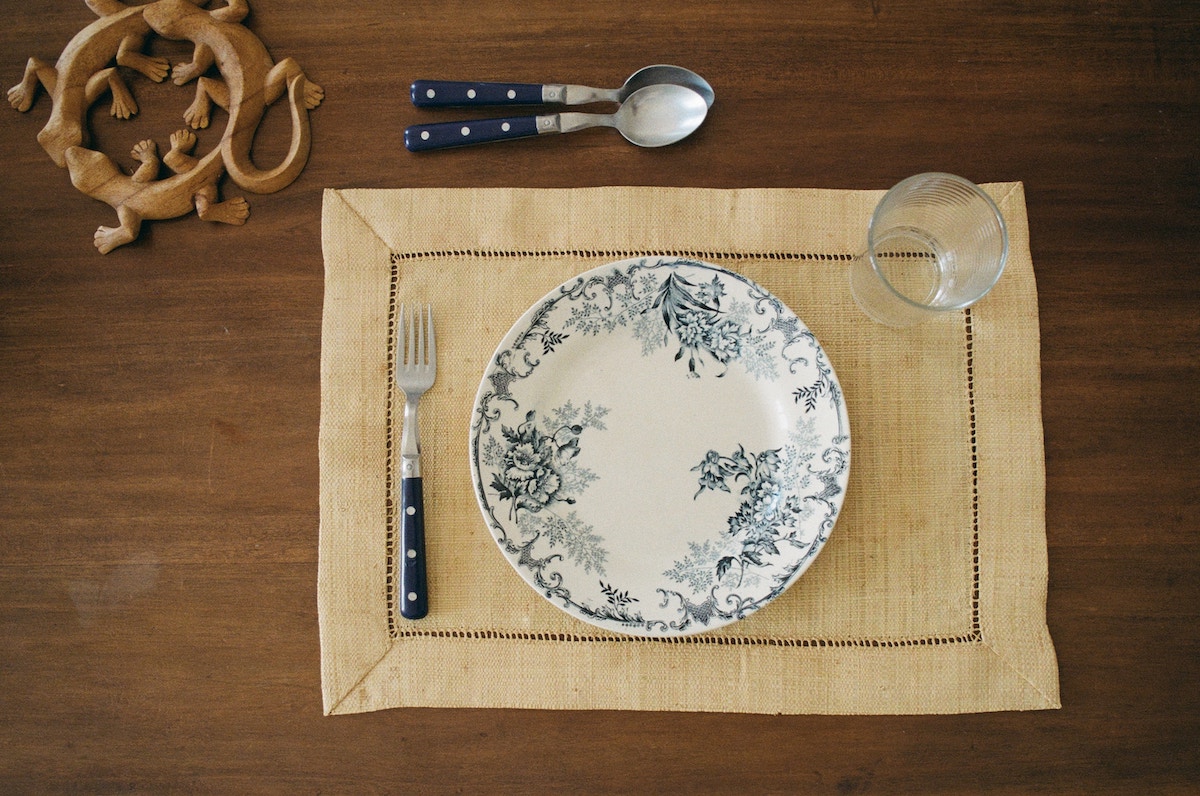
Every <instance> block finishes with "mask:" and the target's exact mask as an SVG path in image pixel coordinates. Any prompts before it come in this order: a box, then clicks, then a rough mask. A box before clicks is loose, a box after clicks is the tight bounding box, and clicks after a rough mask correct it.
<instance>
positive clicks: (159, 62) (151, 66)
mask: <svg viewBox="0 0 1200 796" xmlns="http://www.w3.org/2000/svg"><path fill="white" fill-rule="evenodd" d="M117 63H118V64H120V65H121V66H127V67H129V68H130V69H133V70H135V71H137V72H141V73H142V74H143V75H145V76H146V77H148V78H150V79H151V80H153V81H154V82H155V83H161V82H163V81H164V80H166V78H167V75H168V74H170V73H171V62H170V61H168V60H167V59H166V58H159V57H158V56H153V55H144V54H143V53H139V52H126V53H122V54H121V55H119V56H118V57H117Z"/></svg>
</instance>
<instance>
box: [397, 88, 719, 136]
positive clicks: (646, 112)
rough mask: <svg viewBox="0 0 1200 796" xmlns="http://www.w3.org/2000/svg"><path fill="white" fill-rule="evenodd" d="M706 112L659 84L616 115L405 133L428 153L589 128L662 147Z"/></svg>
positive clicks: (683, 91) (687, 93)
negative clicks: (607, 129)
mask: <svg viewBox="0 0 1200 796" xmlns="http://www.w3.org/2000/svg"><path fill="white" fill-rule="evenodd" d="M707 114H708V105H707V104H706V102H705V100H704V98H703V97H702V96H700V95H699V94H697V93H696V92H695V91H692V90H691V89H690V88H686V87H684V86H677V85H674V84H669V83H658V84H655V85H651V86H646V87H645V88H642V89H638V90H637V91H635V92H633V93H632V94H630V95H629V98H628V99H627V100H626V101H625V102H623V103H622V104H621V106H620V107H619V108H617V112H616V113H611V114H608V113H555V114H547V115H542V116H513V117H507V118H501V119H473V120H470V121H460V122H439V123H436V124H418V125H413V126H412V127H409V128H408V129H406V130H405V131H404V146H405V147H406V148H407V149H408V150H409V151H410V152H423V151H427V150H432V149H447V148H449V147H457V146H466V145H468V144H482V143H487V142H491V141H509V140H513V139H517V138H528V137H530V136H535V135H542V134H546V133H571V132H575V131H576V130H583V129H585V128H588V127H615V128H617V130H618V131H619V132H620V133H621V135H623V136H625V138H626V140H628V141H629V142H630V143H633V144H637V145H638V146H643V147H660V146H666V145H668V144H674V143H675V142H677V141H680V140H682V139H683V138H686V137H687V136H689V135H691V134H692V133H693V132H695V130H696V128H698V127H699V126H700V125H701V124H702V123H703V122H704V118H705V116H706V115H707Z"/></svg>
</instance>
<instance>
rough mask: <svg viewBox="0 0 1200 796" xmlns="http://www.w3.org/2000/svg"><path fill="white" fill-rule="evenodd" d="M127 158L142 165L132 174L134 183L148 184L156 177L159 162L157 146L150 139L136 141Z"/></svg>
mask: <svg viewBox="0 0 1200 796" xmlns="http://www.w3.org/2000/svg"><path fill="white" fill-rule="evenodd" d="M129 156H130V157H131V158H133V159H134V160H136V161H137V162H138V163H141V164H142V165H141V166H139V167H138V170H137V171H135V172H134V173H133V181H134V182H150V181H151V180H153V179H154V178H155V177H157V176H158V167H159V165H160V163H161V161H160V160H159V159H158V146H157V145H155V143H154V141H153V140H152V139H150V138H147V139H146V140H144V141H138V142H137V143H136V144H134V145H133V150H132V151H131V152H130V153H129Z"/></svg>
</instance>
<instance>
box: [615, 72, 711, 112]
mask: <svg viewBox="0 0 1200 796" xmlns="http://www.w3.org/2000/svg"><path fill="white" fill-rule="evenodd" d="M656 83H670V84H672V85H675V86H684V87H685V88H690V89H691V90H692V91H694V92H696V93H697V94H699V95H700V96H701V97H702V98H703V99H704V105H705V106H706V107H709V108H711V107H712V104H713V100H715V99H716V94H715V92H713V87H712V86H710V85H709V84H708V81H707V80H705V79H704V78H702V77H700V75H698V74H696V73H695V72H693V71H692V70H690V69H684V68H683V67H682V66H671V65H670V64H655V65H654V66H645V67H642V68H641V69H639V70H637V71H636V72H634V73H633V74H632V75H630V76H629V79H628V80H626V81H625V85H623V86H621V88H619V89H617V95H618V99H617V100H616V101H617V102H624V101H625V100H627V99H629V97H630V95H632V94H633V93H634V92H636V91H639V90H641V89H643V88H646V87H647V86H652V85H654V84H656Z"/></svg>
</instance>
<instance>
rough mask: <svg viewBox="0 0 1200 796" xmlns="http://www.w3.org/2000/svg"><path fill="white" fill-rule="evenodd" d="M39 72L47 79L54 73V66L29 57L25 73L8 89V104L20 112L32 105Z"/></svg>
mask: <svg viewBox="0 0 1200 796" xmlns="http://www.w3.org/2000/svg"><path fill="white" fill-rule="evenodd" d="M39 72H40V73H42V75H43V76H45V77H46V78H47V79H51V75H55V70H54V67H52V66H50V64H48V63H46V62H45V61H43V60H42V59H40V58H36V57H35V58H30V59H29V62H28V63H27V64H26V65H25V74H24V75H23V76H22V77H21V82H20V83H18V84H17V85H15V86H13V87H12V88H10V89H9V90H8V104H9V105H11V106H13V107H14V108H16V109H17V110H18V111H20V112H21V113H24V112H25V111H27V110H29V109H30V108H32V107H33V100H34V99H35V98H36V97H37V87H38V81H39V80H40V79H41V78H40V77H39Z"/></svg>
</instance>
